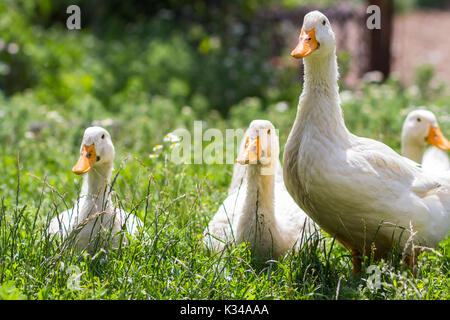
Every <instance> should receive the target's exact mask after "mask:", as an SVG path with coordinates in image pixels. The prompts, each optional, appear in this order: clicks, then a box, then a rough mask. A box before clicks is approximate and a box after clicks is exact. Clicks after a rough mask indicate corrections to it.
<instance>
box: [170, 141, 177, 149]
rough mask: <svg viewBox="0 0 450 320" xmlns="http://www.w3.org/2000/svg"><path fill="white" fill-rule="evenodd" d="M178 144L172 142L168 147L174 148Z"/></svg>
mask: <svg viewBox="0 0 450 320" xmlns="http://www.w3.org/2000/svg"><path fill="white" fill-rule="evenodd" d="M178 144H179V143H178V142H174V143H172V144H171V145H170V149H173V148H175V147H176V146H177V145H178Z"/></svg>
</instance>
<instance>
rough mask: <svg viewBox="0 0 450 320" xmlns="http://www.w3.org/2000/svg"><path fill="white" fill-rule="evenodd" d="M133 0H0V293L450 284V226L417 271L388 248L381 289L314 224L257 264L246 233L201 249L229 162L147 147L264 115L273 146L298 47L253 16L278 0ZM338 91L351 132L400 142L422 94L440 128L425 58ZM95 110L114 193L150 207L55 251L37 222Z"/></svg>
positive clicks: (296, 73) (137, 294) (72, 182)
mask: <svg viewBox="0 0 450 320" xmlns="http://www.w3.org/2000/svg"><path fill="white" fill-rule="evenodd" d="M361 2H362V1H356V2H355V3H354V4H355V5H357V4H360V3H361ZM404 2H405V3H406V1H404ZM73 3H77V4H79V5H80V7H81V8H82V30H81V31H68V30H67V29H66V27H65V21H66V18H67V14H66V13H65V9H66V7H67V6H68V5H69V4H73ZM140 3H141V2H137V1H136V2H135V1H127V2H123V1H108V2H105V1H87V0H86V1H68V0H41V1H20V0H4V1H2V2H0V35H1V39H0V124H1V125H0V298H13V299H20V298H28V299H36V298H39V299H73V298H76V299H184V298H192V299H197V298H199V299H335V298H339V299H342V298H347V299H448V298H449V297H450V295H449V292H448V288H449V284H450V283H449V279H448V274H449V261H450V255H449V249H450V242H449V240H448V239H447V240H446V241H444V242H442V244H441V245H440V247H439V248H437V250H436V252H430V253H427V254H424V255H422V256H421V258H420V261H419V272H418V276H417V277H416V278H413V277H412V276H411V275H410V274H409V271H408V269H407V268H406V267H405V266H404V265H403V264H402V263H401V262H400V261H399V260H398V259H397V258H396V257H392V258H391V259H390V260H389V261H384V262H383V261H382V262H377V263H376V265H377V266H378V267H379V268H380V270H381V271H382V273H381V277H382V286H381V288H380V289H374V288H372V287H371V286H370V283H369V284H368V282H367V280H368V277H369V276H370V274H367V273H365V269H364V270H363V273H362V274H361V276H358V277H354V276H352V275H351V263H350V257H349V253H348V252H347V251H346V250H344V249H343V248H342V247H341V246H340V245H339V244H336V243H334V241H333V239H331V238H330V237H329V236H327V235H326V234H325V233H321V232H318V233H317V234H316V235H315V236H314V238H313V239H311V241H310V243H309V244H308V245H307V246H305V247H304V249H303V250H302V251H301V252H299V253H295V254H287V255H286V256H285V257H284V258H283V259H282V260H280V261H278V262H275V261H271V262H268V263H266V264H263V265H254V264H252V263H251V259H250V258H251V257H250V256H249V255H250V253H249V251H248V250H247V249H246V248H245V247H244V246H242V247H239V248H230V249H229V250H228V251H227V252H225V253H224V254H223V255H215V254H212V253H210V252H208V251H207V250H206V249H204V248H203V247H202V243H201V236H202V232H203V230H204V228H205V227H206V225H207V223H208V221H209V219H210V218H211V217H212V216H213V214H214V213H215V211H216V210H217V208H218V206H219V205H220V203H221V202H222V201H223V200H224V198H225V197H226V190H227V188H228V184H229V182H230V177H231V174H232V166H231V165H185V166H183V165H174V164H172V163H171V162H168V161H165V160H166V159H165V155H166V152H167V150H168V148H166V149H165V150H166V151H164V152H163V153H162V154H161V155H160V156H159V157H157V158H150V157H149V155H150V154H152V153H153V150H152V148H153V146H154V145H156V144H159V143H162V142H163V138H164V136H165V135H166V134H167V133H169V132H171V131H173V130H174V129H176V128H180V127H185V128H187V129H189V130H191V129H192V125H193V121H194V120H203V121H204V124H205V127H215V128H219V129H222V130H224V129H225V128H245V127H246V126H247V125H248V124H249V122H250V121H251V120H253V119H256V118H263V119H269V120H271V121H272V122H273V123H274V124H275V126H276V127H277V128H278V129H279V130H280V142H281V146H282V147H283V146H284V141H285V140H286V137H287V135H288V133H289V130H290V128H291V125H292V122H293V120H294V117H295V112H296V106H297V102H298V96H299V94H300V92H301V77H300V70H299V63H298V61H294V60H293V59H291V58H290V57H289V50H290V48H289V47H287V46H286V44H285V43H284V42H283V41H281V42H280V43H273V39H274V38H273V35H274V32H277V28H278V27H279V26H277V25H274V24H268V25H267V24H264V23H261V22H260V21H261V20H257V21H259V22H254V21H255V19H254V17H255V16H256V15H257V14H258V12H260V11H261V10H265V9H271V8H276V7H277V6H280V5H279V4H277V3H278V2H275V1H271V0H266V1H253V0H245V1H238V2H237V1H231V2H230V1H217V2H214V3H212V4H211V3H207V4H205V3H204V2H203V1H189V2H187V1H181V0H171V1H164V2H161V3H160V2H158V1H148V2H147V4H146V5H145V6H144V5H141V4H140ZM330 3H331V1H322V2H320V4H321V5H329V4H330ZM408 3H409V4H412V5H411V6H412V7H415V6H416V5H417V4H418V2H417V3H415V2H414V3H413V2H412V1H410V2H408ZM304 4H307V3H306V2H305V1H299V0H284V1H282V2H281V6H283V7H284V8H291V7H296V6H298V5H304ZM405 8H406V6H405ZM299 24H300V21H299ZM344 56H345V57H347V58H348V55H344ZM350 58H352V57H350ZM341 98H342V106H343V109H344V114H345V121H346V124H347V126H348V127H349V128H350V130H351V131H352V132H354V133H356V134H358V135H361V136H366V137H371V138H375V139H378V140H381V141H383V142H385V143H387V144H388V145H390V146H391V147H393V148H394V149H396V150H397V151H399V148H400V132H401V125H402V123H403V120H404V118H405V116H406V114H407V113H408V112H409V110H412V109H414V108H416V107H418V106H422V105H425V106H426V107H428V108H429V109H431V110H432V111H433V112H435V114H436V115H437V116H438V118H439V119H440V124H441V128H442V130H443V132H444V133H446V134H447V136H448V135H449V132H450V131H449V130H450V118H449V111H450V109H449V108H450V107H449V105H450V94H449V91H448V88H447V86H446V85H445V84H442V83H439V81H437V80H436V79H434V77H433V69H432V68H430V67H427V66H423V67H421V68H419V69H417V73H416V80H415V82H414V83H413V84H411V85H409V86H404V85H403V84H402V83H400V81H399V80H398V79H396V78H390V79H389V80H388V81H386V82H385V83H383V84H379V83H366V82H362V83H361V85H360V86H359V87H358V88H353V89H349V88H344V87H343V88H342V90H341ZM93 124H97V125H102V126H104V127H105V128H107V129H108V130H109V131H110V132H111V134H112V137H113V142H114V144H115V146H116V152H117V154H116V162H115V164H116V166H115V167H116V173H117V172H118V179H117V181H116V183H115V185H114V190H115V192H116V196H115V201H116V203H118V204H120V205H121V206H123V207H124V208H125V209H126V210H127V211H131V212H134V213H135V214H137V215H139V216H140V217H141V218H142V219H143V220H145V224H146V229H147V231H148V234H147V235H141V236H140V237H139V239H138V240H136V241H133V242H132V244H131V245H130V246H129V247H127V248H122V249H120V250H118V251H114V252H113V251H100V252H99V253H98V254H96V255H93V256H92V255H89V254H86V253H85V254H83V255H81V256H80V255H79V254H78V253H76V252H74V251H71V250H63V251H61V242H60V240H59V239H57V238H53V237H49V236H47V235H46V233H45V229H46V226H47V224H48V222H49V220H50V219H51V218H52V217H54V216H55V215H56V214H57V213H58V212H61V211H62V210H65V208H66V206H71V204H72V203H73V201H75V200H76V198H77V195H78V192H79V189H80V183H81V179H79V177H76V176H74V175H73V174H72V173H71V171H70V168H71V167H72V165H73V164H74V163H75V161H76V159H77V157H78V152H79V145H80V141H81V137H82V135H83V132H84V129H85V128H86V127H87V126H90V125H93ZM320 238H325V239H326V248H322V247H319V246H318V241H319V239H320ZM372 263H373V262H370V261H366V262H365V264H364V267H365V268H366V267H367V266H369V265H370V264H372ZM73 267H76V268H75V269H74V268H73ZM73 270H76V272H75V273H74V271H73ZM73 281H75V283H76V284H77V285H76V286H75V287H73V286H68V283H72V282H73ZM77 281H79V283H78V282H77Z"/></svg>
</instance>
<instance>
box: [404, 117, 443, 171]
mask: <svg viewBox="0 0 450 320" xmlns="http://www.w3.org/2000/svg"><path fill="white" fill-rule="evenodd" d="M428 146H430V147H429V148H428V149H426V147H428ZM425 149H426V151H425ZM449 150H450V141H448V140H447V138H446V137H445V136H444V134H443V133H442V131H441V129H440V128H439V125H438V122H437V119H436V116H435V115H434V113H433V112H431V111H428V110H425V109H418V110H414V111H411V112H410V113H409V114H408V116H407V117H406V119H405V122H404V123H403V129H402V154H403V156H405V157H408V158H410V159H411V160H414V161H416V162H418V163H422V168H423V169H424V170H427V171H434V172H436V173H439V172H444V171H447V170H450V160H449V158H448V155H447V152H446V151H449Z"/></svg>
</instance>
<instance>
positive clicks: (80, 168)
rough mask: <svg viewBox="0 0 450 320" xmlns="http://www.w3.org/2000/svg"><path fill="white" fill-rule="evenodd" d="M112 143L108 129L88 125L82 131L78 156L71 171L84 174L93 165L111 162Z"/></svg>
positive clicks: (112, 159)
mask: <svg viewBox="0 0 450 320" xmlns="http://www.w3.org/2000/svg"><path fill="white" fill-rule="evenodd" d="M114 154H115V151H114V145H113V144H112V141H111V136H110V134H109V132H108V131H106V130H105V129H103V128H102V127H89V128H87V129H86V130H85V131H84V136H83V141H82V143H81V150H80V158H79V159H78V162H77V163H76V164H75V166H74V167H73V168H72V172H73V173H75V174H84V173H87V172H89V171H90V170H91V169H92V168H94V167H95V166H99V165H103V164H106V163H108V164H111V163H112V162H113V161H114Z"/></svg>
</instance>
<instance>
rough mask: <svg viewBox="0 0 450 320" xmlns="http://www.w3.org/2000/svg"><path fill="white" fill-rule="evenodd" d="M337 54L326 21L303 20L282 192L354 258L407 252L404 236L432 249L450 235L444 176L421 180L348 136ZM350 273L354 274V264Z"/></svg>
mask: <svg viewBox="0 0 450 320" xmlns="http://www.w3.org/2000/svg"><path fill="white" fill-rule="evenodd" d="M335 50H336V49H335V38H334V33H333V31H332V29H331V26H330V23H329V21H328V19H327V17H326V16H325V15H323V14H322V13H320V12H318V11H313V12H310V13H308V14H307V15H306V16H305V18H304V23H303V29H302V34H301V37H300V42H299V46H297V48H296V49H294V51H293V52H292V53H291V55H292V56H294V57H296V58H304V59H303V63H304V66H305V76H304V85H303V91H302V94H301V96H300V100H299V104H298V112H297V116H296V119H295V122H294V125H293V127H292V130H291V132H290V134H289V137H288V140H287V143H286V146H285V151H284V161H283V163H284V181H285V183H286V187H287V190H288V191H289V193H290V194H291V195H292V197H293V198H294V200H295V201H296V202H297V204H299V206H300V207H301V208H302V209H303V210H304V211H305V212H306V213H307V214H308V215H309V216H310V217H311V218H312V219H313V220H314V221H315V222H316V223H317V224H318V225H319V226H320V227H321V228H322V229H324V230H325V231H327V232H328V233H329V234H330V235H331V236H335V237H336V239H337V240H338V241H339V242H340V243H342V244H343V245H344V246H345V247H347V248H348V249H350V250H352V252H353V254H354V255H358V256H359V255H361V254H367V255H368V254H371V249H372V244H374V245H375V252H374V257H375V258H380V257H383V256H384V255H385V254H386V253H387V252H388V250H390V249H391V248H392V246H393V245H395V244H398V245H399V247H400V249H403V250H406V248H407V243H409V242H408V239H410V236H413V237H412V239H413V240H414V243H415V244H419V245H423V246H428V247H434V246H436V245H437V244H438V243H439V241H441V240H442V239H444V238H445V237H446V235H447V232H448V231H449V230H450V175H448V174H442V175H440V176H437V175H433V174H430V173H425V172H424V171H423V170H422V169H421V168H420V167H418V165H417V164H416V163H415V162H413V161H411V160H409V159H407V158H405V157H402V156H400V155H399V154H397V153H396V152H395V151H394V150H392V149H391V148H389V147H388V146H386V145H385V144H383V143H380V142H378V141H375V140H372V139H367V138H361V137H358V136H356V135H354V134H352V133H350V132H349V131H348V129H347V128H346V126H345V123H344V119H343V114H342V109H341V107H340V99H339V92H338V84H337V78H338V71H337V62H336V53H335ZM411 228H412V230H411ZM411 232H414V234H412V233H411ZM405 254H411V251H408V252H406V251H405ZM354 266H355V269H354V272H357V271H359V270H358V269H359V267H360V260H359V259H357V260H354Z"/></svg>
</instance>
